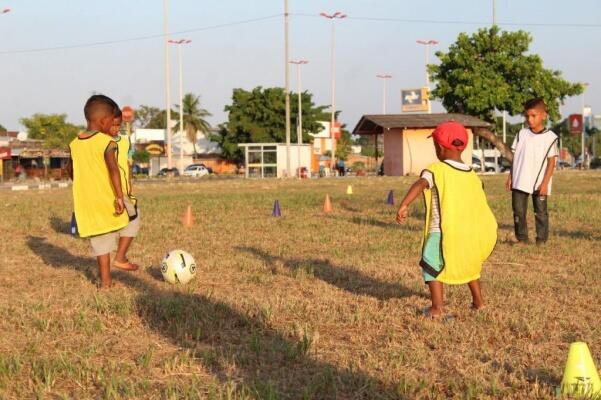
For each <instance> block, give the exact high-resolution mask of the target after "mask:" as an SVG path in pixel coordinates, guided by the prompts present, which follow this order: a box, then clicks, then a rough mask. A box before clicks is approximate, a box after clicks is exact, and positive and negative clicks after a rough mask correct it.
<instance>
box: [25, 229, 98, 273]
mask: <svg viewBox="0 0 601 400" xmlns="http://www.w3.org/2000/svg"><path fill="white" fill-rule="evenodd" d="M69 228H70V226H69ZM27 247H29V248H30V249H31V251H33V253H34V254H36V255H37V256H38V257H40V258H41V259H42V261H43V262H44V264H46V265H49V266H51V267H53V268H69V269H73V270H75V271H78V272H80V273H81V274H83V275H84V276H85V277H86V278H87V279H89V280H90V281H91V282H95V281H96V280H97V279H96V275H95V271H96V267H97V264H96V260H95V259H94V258H92V257H79V256H74V255H73V254H71V253H69V252H68V251H67V250H65V249H63V248H61V247H58V246H55V245H53V244H51V243H48V242H47V241H46V239H45V238H42V237H37V236H28V237H27Z"/></svg>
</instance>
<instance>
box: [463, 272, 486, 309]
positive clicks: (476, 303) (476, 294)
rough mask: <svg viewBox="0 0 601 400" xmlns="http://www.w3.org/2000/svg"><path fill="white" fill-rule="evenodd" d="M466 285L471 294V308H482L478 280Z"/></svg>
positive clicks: (482, 303)
mask: <svg viewBox="0 0 601 400" xmlns="http://www.w3.org/2000/svg"><path fill="white" fill-rule="evenodd" d="M467 285H468V286H469V288H470V292H472V307H473V308H474V309H476V310H477V309H479V308H482V306H484V302H483V301H482V291H481V290H480V279H476V280H473V281H471V282H468V284H467Z"/></svg>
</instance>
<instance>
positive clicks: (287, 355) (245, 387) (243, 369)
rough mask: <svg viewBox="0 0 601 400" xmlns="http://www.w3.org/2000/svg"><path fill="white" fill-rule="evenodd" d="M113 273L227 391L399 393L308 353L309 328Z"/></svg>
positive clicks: (63, 264)
mask: <svg viewBox="0 0 601 400" xmlns="http://www.w3.org/2000/svg"><path fill="white" fill-rule="evenodd" d="M28 244H29V246H30V248H31V249H32V250H33V251H34V252H35V253H36V254H37V255H39V256H40V257H41V258H42V259H43V260H44V262H45V263H47V264H48V265H50V266H51V267H53V268H66V269H74V270H77V271H82V265H85V266H86V267H89V266H90V265H93V264H94V263H93V262H92V261H91V260H88V259H84V258H82V257H78V256H74V255H72V254H70V253H69V252H68V251H67V250H65V249H63V248H60V247H58V246H55V245H53V244H50V243H47V242H45V240H44V239H42V238H37V237H29V239H28ZM113 279H114V280H115V281H118V282H121V283H122V284H123V285H125V286H127V287H129V288H131V289H132V290H135V291H136V292H137V295H136V297H135V308H136V312H137V314H138V316H139V317H140V319H141V321H142V323H143V324H145V325H146V326H147V327H148V328H150V329H152V330H154V331H155V332H157V333H158V334H160V335H162V336H164V337H165V338H166V339H167V340H169V341H171V342H172V343H173V344H174V345H175V346H177V347H180V348H185V349H189V350H190V351H191V355H192V357H193V358H195V359H200V360H201V362H202V364H203V365H204V366H205V367H206V368H207V369H208V370H210V371H211V372H212V373H213V374H214V375H215V376H216V377H217V378H218V379H219V380H220V381H221V382H222V383H224V384H226V385H230V387H232V386H231V385H232V384H233V383H234V382H236V383H235V384H234V385H233V387H234V388H235V389H233V392H234V393H229V390H227V391H228V393H229V394H235V395H236V396H235V397H240V398H247V397H249V398H260V399H267V398H269V399H278V398H319V399H336V398H345V399H368V398H370V399H371V398H379V399H399V398H400V399H402V398H404V397H403V395H402V394H399V393H397V392H396V391H395V389H394V388H393V387H391V386H389V385H387V384H385V383H383V382H382V381H380V380H377V379H375V378H373V377H370V376H368V375H366V374H364V373H362V372H359V371H354V370H353V369H352V367H347V368H340V367H337V366H334V365H331V364H329V363H326V362H323V361H318V360H315V359H314V358H313V354H314V351H315V349H314V347H315V342H314V341H315V338H316V337H317V335H316V334H315V332H314V331H313V330H312V328H311V327H307V326H301V328H300V329H299V330H298V333H290V334H284V333H281V332H278V331H277V330H275V329H273V328H271V327H270V326H269V324H268V322H267V321H266V318H264V317H263V318H262V317H253V316H250V315H246V314H244V313H242V312H241V311H239V310H236V309H234V308H233V307H231V306H230V305H228V304H227V303H225V302H222V301H218V300H215V299H211V298H210V296H204V295H201V294H193V293H189V292H187V293H184V292H180V291H176V290H173V286H169V285H167V284H166V283H163V282H160V283H159V282H157V281H156V280H154V279H152V278H151V277H150V276H149V275H143V274H140V273H126V272H122V271H114V272H113ZM148 279H152V280H151V281H149V280H148ZM291 331H293V330H291ZM188 389H189V388H188ZM188 389H186V388H182V393H179V395H181V397H180V398H185V397H186V396H187V394H188V392H187V391H186V390H188ZM407 398H408V397H407Z"/></svg>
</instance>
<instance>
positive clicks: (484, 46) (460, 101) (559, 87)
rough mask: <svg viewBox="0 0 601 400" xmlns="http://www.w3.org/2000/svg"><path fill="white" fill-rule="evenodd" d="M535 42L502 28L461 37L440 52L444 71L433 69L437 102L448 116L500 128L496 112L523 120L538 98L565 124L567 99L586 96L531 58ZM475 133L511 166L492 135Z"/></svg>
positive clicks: (505, 150) (505, 151)
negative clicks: (526, 106) (561, 108)
mask: <svg viewBox="0 0 601 400" xmlns="http://www.w3.org/2000/svg"><path fill="white" fill-rule="evenodd" d="M530 42H532V37H531V36H530V34H529V33H527V32H524V31H517V32H501V31H500V29H499V27H498V26H493V27H491V28H488V29H480V30H478V31H477V32H476V33H474V34H473V35H471V36H468V35H467V34H466V33H461V34H460V35H459V37H458V38H457V41H456V42H455V43H454V44H452V45H451V46H450V47H449V51H448V52H447V53H445V52H442V51H438V52H436V55H437V56H438V58H439V59H440V65H433V64H431V65H429V66H428V71H429V73H430V75H431V78H432V80H433V81H434V82H436V84H437V85H436V88H435V89H434V90H433V91H432V97H433V98H436V99H440V100H441V101H442V104H443V106H444V107H445V108H446V110H447V111H448V112H458V113H464V114H469V115H473V116H477V117H479V118H481V119H483V120H485V121H488V122H494V112H495V110H499V111H507V112H508V113H509V114H510V115H517V114H520V113H522V111H523V107H522V106H523V103H524V102H525V101H526V100H528V99H530V98H533V97H541V98H543V99H545V102H546V103H547V106H548V109H549V116H550V117H551V120H553V121H556V120H558V119H559V105H560V103H563V101H564V100H565V98H566V97H569V96H574V95H577V94H580V93H582V90H583V86H582V85H581V84H579V83H576V84H573V83H570V82H568V81H566V80H564V79H562V77H561V72H559V71H554V70H549V69H545V68H544V67H543V62H542V59H541V58H540V57H539V56H538V55H536V54H526V53H527V51H528V47H529V45H530ZM474 133H476V134H477V135H480V136H482V137H484V138H485V139H487V140H489V141H490V142H492V143H493V144H494V145H495V146H496V147H497V148H498V149H499V150H500V151H501V153H503V155H504V156H505V157H506V158H508V159H509V160H511V159H512V158H513V155H512V154H511V151H510V150H509V149H508V147H507V146H506V145H505V144H503V143H502V142H501V141H500V140H499V139H498V138H497V137H496V136H495V135H494V134H493V133H492V132H491V131H490V130H487V129H477V130H476V131H475V132H474Z"/></svg>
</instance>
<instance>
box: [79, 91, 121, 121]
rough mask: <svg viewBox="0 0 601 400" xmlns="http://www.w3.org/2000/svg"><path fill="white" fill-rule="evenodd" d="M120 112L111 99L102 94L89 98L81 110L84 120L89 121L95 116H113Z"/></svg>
mask: <svg viewBox="0 0 601 400" xmlns="http://www.w3.org/2000/svg"><path fill="white" fill-rule="evenodd" d="M118 111H119V112H120V111H121V110H120V109H119V106H118V105H117V103H115V101H114V100H113V99H111V98H110V97H108V96H105V95H103V94H95V95H93V96H91V97H90V98H89V99H88V101H86V105H85V106H84V108H83V113H84V115H85V116H86V120H88V121H90V120H92V119H94V118H95V117H96V115H98V114H101V115H103V116H104V115H107V114H108V115H113V116H115V115H116V114H117V112H118Z"/></svg>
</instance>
